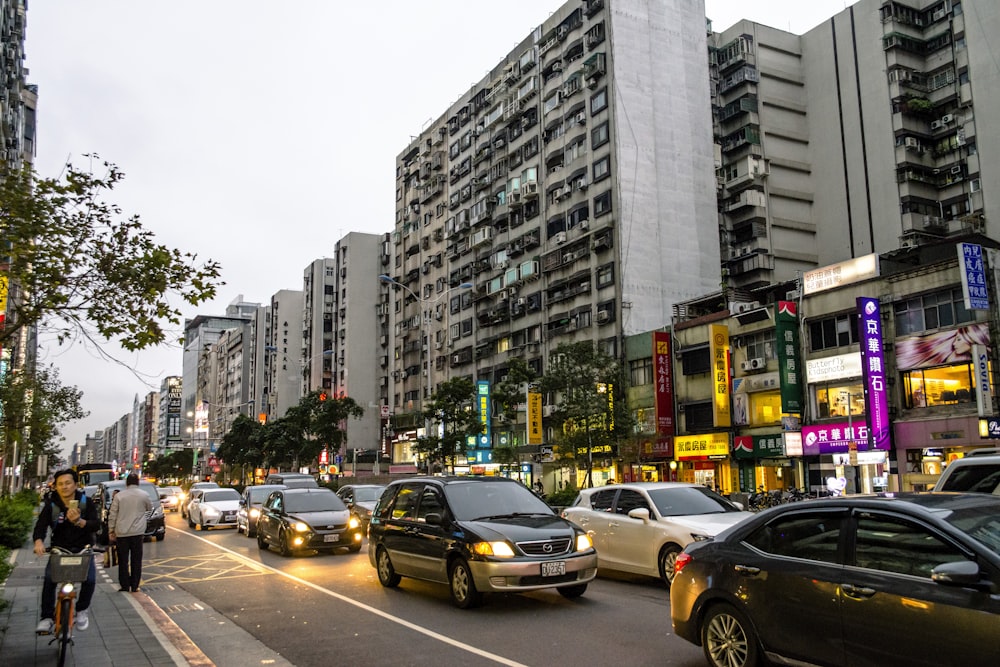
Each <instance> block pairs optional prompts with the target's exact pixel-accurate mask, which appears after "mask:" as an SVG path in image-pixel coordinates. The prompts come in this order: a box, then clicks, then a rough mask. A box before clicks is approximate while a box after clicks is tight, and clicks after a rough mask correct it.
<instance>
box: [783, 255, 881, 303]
mask: <svg viewBox="0 0 1000 667" xmlns="http://www.w3.org/2000/svg"><path fill="white" fill-rule="evenodd" d="M878 275H879V266H878V255H876V254H871V255H865V256H864V257H856V258H854V259H850V260H847V261H846V262H840V263H838V264H831V265H829V266H824V267H822V268H819V269H814V270H812V271H806V272H805V273H804V274H803V275H802V293H803V294H815V293H816V292H823V291H825V290H830V289H836V288H838V287H843V286H844V285H850V284H851V283H856V282H860V281H862V280H868V279H870V278H875V277H877V276H878Z"/></svg>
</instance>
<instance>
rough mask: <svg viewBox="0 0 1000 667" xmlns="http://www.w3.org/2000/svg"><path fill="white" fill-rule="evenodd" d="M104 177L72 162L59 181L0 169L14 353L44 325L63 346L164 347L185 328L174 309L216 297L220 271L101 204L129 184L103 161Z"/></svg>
mask: <svg viewBox="0 0 1000 667" xmlns="http://www.w3.org/2000/svg"><path fill="white" fill-rule="evenodd" d="M85 157H87V158H88V159H91V160H93V161H95V162H97V164H98V165H100V166H101V167H102V168H103V169H104V170H105V173H104V175H103V176H98V175H95V174H93V173H90V172H89V170H81V169H78V168H76V167H75V166H74V165H72V164H68V165H66V168H65V170H64V172H63V174H62V175H61V176H60V177H58V178H54V179H53V178H41V177H39V176H38V175H37V174H36V173H35V172H34V171H32V170H31V169H30V168H26V169H25V170H23V171H12V170H10V169H9V168H7V167H3V166H0V219H2V220H3V228H2V231H0V236H2V238H0V241H3V242H4V245H5V250H6V253H7V254H8V255H9V257H10V264H9V267H8V269H7V274H8V277H9V279H10V284H11V285H17V286H20V290H19V291H18V292H17V293H16V298H14V295H13V294H12V298H10V299H9V300H8V318H7V326H6V327H5V328H4V329H3V330H2V331H0V345H3V346H4V347H7V346H8V341H10V340H15V339H16V338H17V337H18V336H19V335H20V330H21V329H22V328H24V327H38V329H39V330H40V331H43V332H48V333H49V334H54V335H55V337H56V338H57V340H59V342H64V341H66V340H68V339H70V338H73V337H76V336H82V337H84V338H92V337H93V334H94V333H95V332H96V334H98V335H99V336H100V337H102V338H104V339H105V340H116V341H117V342H118V343H119V344H120V345H121V346H122V347H123V348H124V349H126V350H141V349H144V348H147V347H150V346H154V345H158V344H160V343H163V342H165V341H166V340H167V334H166V333H165V330H164V325H165V324H167V325H174V326H176V327H178V328H179V326H180V325H181V324H182V312H181V309H180V306H179V305H175V304H178V303H181V302H182V303H183V304H186V305H192V306H194V305H198V304H200V303H203V302H205V301H207V300H209V299H211V298H213V297H215V294H216V289H217V286H218V285H221V284H224V283H222V282H221V281H218V279H219V276H220V267H219V265H218V264H217V263H216V262H214V261H211V260H209V261H206V262H203V263H200V262H199V261H198V259H197V255H194V254H191V253H184V252H181V251H179V250H174V249H171V248H168V247H166V246H163V245H159V244H157V243H156V242H155V240H154V236H153V234H152V233H151V232H149V231H147V230H146V229H144V228H143V226H142V224H141V223H140V221H139V217H138V216H131V217H129V218H124V219H123V216H122V211H121V209H120V208H119V207H118V206H117V205H115V204H111V203H108V202H106V201H104V200H103V198H102V197H103V196H105V195H106V194H107V193H109V192H111V191H112V190H113V189H114V188H115V186H116V185H118V183H119V182H120V181H121V180H122V179H123V178H124V174H123V173H122V172H121V171H120V170H119V169H118V167H117V166H115V165H114V164H111V163H109V162H102V161H101V160H100V158H98V156H96V155H92V156H91V155H88V156H85Z"/></svg>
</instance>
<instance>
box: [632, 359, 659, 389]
mask: <svg viewBox="0 0 1000 667" xmlns="http://www.w3.org/2000/svg"><path fill="white" fill-rule="evenodd" d="M628 370H629V378H630V381H631V383H632V386H633V387H638V386H641V385H644V384H653V358H652V357H646V358H645V359H634V360H632V361H630V362H628Z"/></svg>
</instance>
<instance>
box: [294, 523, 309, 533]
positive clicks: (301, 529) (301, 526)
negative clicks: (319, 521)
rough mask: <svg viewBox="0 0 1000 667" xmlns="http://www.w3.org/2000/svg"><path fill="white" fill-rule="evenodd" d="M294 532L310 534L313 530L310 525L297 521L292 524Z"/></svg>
mask: <svg viewBox="0 0 1000 667" xmlns="http://www.w3.org/2000/svg"><path fill="white" fill-rule="evenodd" d="M292 530H294V531H295V532H296V533H308V532H309V531H310V530H311V529H310V528H309V524H308V523H303V522H301V521H295V522H293V523H292Z"/></svg>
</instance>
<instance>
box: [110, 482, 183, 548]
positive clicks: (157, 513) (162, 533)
mask: <svg viewBox="0 0 1000 667" xmlns="http://www.w3.org/2000/svg"><path fill="white" fill-rule="evenodd" d="M139 488H140V489H142V490H143V491H145V492H146V493H147V494H149V499H150V500H151V501H153V511H152V513H151V514H150V516H149V519H147V520H146V533H145V536H146V537H147V538H150V539H156V540H162V539H163V538H164V537H166V536H167V529H166V526H165V524H164V520H163V506H162V505H160V494H159V492H158V491H157V489H156V485H155V484H153V483H152V482H146V481H141V480H140V482H139ZM124 489H125V480H124V479H115V480H111V481H108V482H101V483H100V484H98V485H97V491H96V492H95V493H94V502H95V503H96V504H97V514H98V518H100V520H101V526H100V528H98V530H97V542H98V544H107V543H108V515H109V514H110V513H111V499H112V498H113V497H114V494H115V491H122V490H124Z"/></svg>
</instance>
